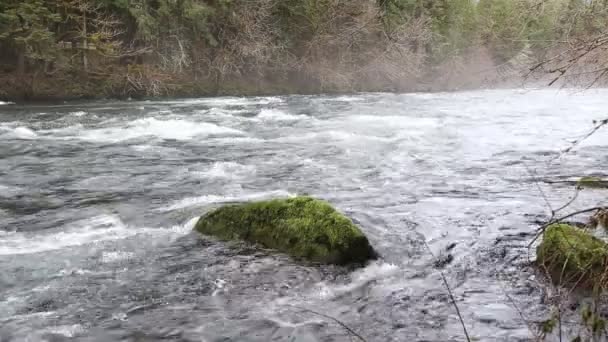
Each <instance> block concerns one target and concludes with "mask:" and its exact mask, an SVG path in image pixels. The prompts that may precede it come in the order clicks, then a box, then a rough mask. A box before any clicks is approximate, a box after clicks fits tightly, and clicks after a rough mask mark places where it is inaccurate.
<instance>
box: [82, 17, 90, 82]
mask: <svg viewBox="0 0 608 342" xmlns="http://www.w3.org/2000/svg"><path fill="white" fill-rule="evenodd" d="M82 48H83V51H82V66H83V68H84V72H85V73H88V72H89V60H88V59H87V53H88V52H89V45H88V42H87V12H85V11H83V13H82Z"/></svg>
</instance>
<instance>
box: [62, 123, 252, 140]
mask: <svg viewBox="0 0 608 342" xmlns="http://www.w3.org/2000/svg"><path fill="white" fill-rule="evenodd" d="M62 131H63V132H64V133H66V132H67V133H68V137H69V135H70V134H72V135H73V137H74V138H77V139H82V140H86V141H91V142H120V141H125V140H131V139H136V138H142V137H157V138H160V139H165V140H166V139H172V140H189V139H192V138H194V137H195V136H207V137H208V136H226V135H244V133H243V132H242V131H239V130H236V129H232V128H228V127H222V126H218V125H215V124H212V123H208V122H193V121H188V120H183V119H173V120H158V119H155V118H144V119H137V120H135V121H132V122H129V123H128V124H127V125H126V126H122V127H107V128H98V129H92V130H85V129H83V127H82V126H81V125H77V126H73V127H68V128H65V129H63V130H62ZM55 132H57V131H55ZM60 133H61V132H60Z"/></svg>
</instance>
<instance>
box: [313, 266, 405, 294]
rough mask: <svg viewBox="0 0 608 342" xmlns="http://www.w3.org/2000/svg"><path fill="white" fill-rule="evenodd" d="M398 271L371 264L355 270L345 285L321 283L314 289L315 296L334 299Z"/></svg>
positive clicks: (389, 267)
mask: <svg viewBox="0 0 608 342" xmlns="http://www.w3.org/2000/svg"><path fill="white" fill-rule="evenodd" d="M398 271H399V267H398V266H397V265H394V264H388V263H385V262H381V261H377V262H372V263H370V264H369V265H367V266H366V267H365V268H363V269H360V270H357V271H355V272H353V274H352V276H351V277H352V281H351V282H350V283H348V284H346V285H335V284H330V283H326V282H321V283H320V284H319V285H318V286H317V289H316V292H317V296H319V297H321V298H323V299H329V298H335V297H338V296H340V295H343V294H345V293H348V292H352V291H353V290H355V289H357V288H359V287H361V286H364V285H365V284H367V283H369V282H371V281H373V280H376V279H382V278H387V277H390V276H392V275H394V274H396V273H397V272H398Z"/></svg>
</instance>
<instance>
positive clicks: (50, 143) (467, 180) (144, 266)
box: [0, 90, 608, 342]
mask: <svg viewBox="0 0 608 342" xmlns="http://www.w3.org/2000/svg"><path fill="white" fill-rule="evenodd" d="M606 99H608V90H589V91H585V92H575V91H568V90H562V91H555V90H492V91H490V90H487V91H472V92H461V93H437V94H376V93H373V94H358V95H350V96H286V97H247V98H245V97H243V98H240V97H227V98H205V99H185V100H172V101H142V102H87V103H73V104H64V105H47V106H42V105H29V106H22V105H14V104H6V105H3V106H2V107H1V108H0V340H3V341H5V340H6V341H42V340H46V341H68V340H76V341H114V340H127V341H135V340H139V341H142V340H145V341H160V340H169V341H260V342H263V341H264V342H265V341H306V342H308V341H348V340H349V337H348V334H347V332H346V331H344V329H342V328H341V327H340V326H338V325H336V324H335V323H333V322H331V321H327V320H326V319H324V318H323V317H320V316H317V315H314V314H312V313H310V312H307V311H305V310H301V308H306V309H309V310H313V311H317V312H321V313H323V314H327V315H331V316H333V317H336V318H339V319H340V320H342V321H344V322H345V323H347V324H348V325H349V326H350V327H352V328H353V329H355V330H356V331H358V332H359V333H360V334H361V335H363V336H365V337H366V338H367V339H368V341H420V340H425V341H448V340H454V341H462V340H464V338H463V336H462V332H461V328H460V323H459V322H458V319H457V316H456V314H455V312H454V310H453V306H452V305H451V304H450V301H449V297H448V295H447V293H446V291H445V289H444V287H443V285H442V283H441V278H440V275H439V270H438V268H437V263H436V259H435V258H433V256H431V255H430V253H428V251H427V250H426V248H425V246H424V241H425V239H426V241H428V243H429V245H430V247H431V249H432V250H433V253H434V254H435V255H436V256H439V257H440V258H441V257H444V256H446V255H447V254H448V253H449V254H451V255H452V256H453V261H452V262H451V263H448V264H447V265H444V266H442V267H441V269H442V270H443V271H444V272H445V275H446V277H447V279H448V281H449V282H450V284H451V285H452V288H453V291H454V295H455V297H456V299H457V301H458V304H459V306H460V308H461V311H462V313H463V316H464V319H465V322H466V323H467V326H468V328H469V332H470V333H471V335H472V336H474V337H476V338H478V339H479V340H482V341H518V340H521V341H524V340H528V339H529V338H530V333H529V331H528V328H527V327H526V323H525V322H523V321H522V319H521V317H520V315H519V313H518V311H517V309H516V308H515V307H513V305H512V304H511V303H510V302H509V301H508V300H507V298H506V296H505V294H509V295H510V296H511V297H512V298H513V300H514V301H515V303H516V304H517V306H518V307H519V309H521V310H522V311H523V313H524V314H525V315H526V317H530V318H531V319H538V320H540V319H542V317H544V316H543V315H545V314H546V313H547V309H548V307H547V306H545V305H544V304H543V303H542V302H541V290H540V288H541V287H540V286H539V284H538V282H539V281H541V280H540V279H539V278H538V277H537V275H536V274H535V273H534V272H533V269H532V268H531V267H529V260H528V254H529V255H530V256H531V257H533V255H534V250H533V249H532V250H530V251H528V249H527V248H526V246H527V244H528V242H529V240H530V239H531V237H532V235H533V233H534V230H535V228H536V227H537V222H538V221H539V220H542V219H544V218H546V214H547V208H546V205H545V203H544V201H543V199H542V198H541V197H540V196H539V194H538V190H537V188H536V185H534V182H533V177H531V175H530V173H529V172H528V171H527V168H529V169H531V170H536V172H537V173H538V175H539V177H541V178H546V179H551V180H559V179H571V178H573V177H579V176H582V175H594V174H595V175H599V174H605V169H606V165H608V138H607V137H606V134H604V133H599V134H596V135H594V136H593V137H591V138H590V139H589V140H587V141H585V143H583V144H582V145H581V146H579V147H578V148H577V149H575V150H574V151H573V152H571V153H569V154H567V155H565V156H562V157H561V158H558V159H557V160H556V157H558V156H559V151H560V150H562V149H563V148H564V147H566V146H568V143H569V141H570V140H571V139H574V138H577V137H579V136H581V135H582V134H584V133H586V132H588V130H589V129H590V128H591V127H592V121H593V120H598V119H604V118H605V116H606V112H605V109H606V108H607V104H608V101H607V100H606ZM541 184H542V186H543V189H544V190H545V192H546V193H547V195H548V197H549V200H550V201H551V202H552V203H554V204H555V206H559V205H560V204H563V203H565V202H567V200H568V199H569V197H570V196H571V195H572V191H571V189H570V188H569V187H568V186H567V185H560V184H553V185H549V184H544V183H541ZM297 194H310V195H314V196H317V197H320V198H322V199H325V200H328V201H330V202H331V203H332V204H334V205H335V206H336V207H337V208H339V209H340V210H341V211H343V212H345V213H346V214H347V215H348V216H349V217H351V218H352V219H353V220H354V221H355V222H356V223H357V224H359V225H360V226H361V227H362V229H363V230H364V231H365V233H366V234H367V235H368V236H369V238H370V240H371V242H372V244H373V245H374V247H375V248H376V249H377V250H378V251H379V252H380V254H381V255H382V259H381V260H379V261H377V262H373V263H371V264H370V265H368V266H367V267H364V268H362V269H358V270H355V271H353V272H350V271H349V270H345V269H341V268H339V267H333V266H318V265H308V264H306V263H302V262H296V261H293V260H291V259H290V258H288V257H286V256H284V255H281V254H277V253H273V252H270V251H265V250H261V249H258V248H255V247H252V246H249V245H246V244H240V243H224V242H218V241H215V240H213V239H210V238H205V237H201V236H199V235H197V234H195V233H193V232H192V227H193V226H194V223H195V220H196V218H197V217H198V216H199V215H201V214H203V213H204V212H206V211H207V210H209V209H210V208H213V207H214V206H217V205H219V204H221V203H226V202H237V201H246V200H259V199H266V198H275V197H286V196H294V195H297ZM598 202H600V203H604V204H606V199H605V196H603V197H602V193H601V192H594V191H585V192H583V193H582V194H581V195H580V198H579V200H578V201H577V202H576V204H575V206H574V207H573V209H575V208H576V207H578V206H580V207H583V206H586V205H596V204H597V203H598Z"/></svg>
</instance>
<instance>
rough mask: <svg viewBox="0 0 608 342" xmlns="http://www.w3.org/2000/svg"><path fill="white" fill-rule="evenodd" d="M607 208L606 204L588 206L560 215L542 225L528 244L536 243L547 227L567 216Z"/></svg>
mask: <svg viewBox="0 0 608 342" xmlns="http://www.w3.org/2000/svg"><path fill="white" fill-rule="evenodd" d="M607 208H608V207H605V206H602V207H593V208H587V209H583V210H579V211H575V212H573V213H570V214H568V215H565V216H562V217H559V218H557V219H554V220H551V221H549V222H547V223H545V224H544V225H542V226H541V227H540V228H539V230H538V233H537V234H536V236H534V238H533V239H532V241H530V243H529V244H528V247H530V246H532V244H533V243H534V241H536V239H538V238H539V237H540V236H541V235H542V234H543V233H544V232H545V230H546V229H547V227H549V226H550V225H552V224H555V223H558V222H561V221H563V220H565V219H567V218H570V217H573V216H576V215H580V214H585V213H589V212H592V211H596V210H606V209H607Z"/></svg>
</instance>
